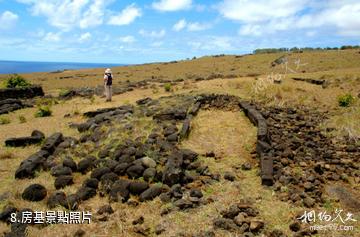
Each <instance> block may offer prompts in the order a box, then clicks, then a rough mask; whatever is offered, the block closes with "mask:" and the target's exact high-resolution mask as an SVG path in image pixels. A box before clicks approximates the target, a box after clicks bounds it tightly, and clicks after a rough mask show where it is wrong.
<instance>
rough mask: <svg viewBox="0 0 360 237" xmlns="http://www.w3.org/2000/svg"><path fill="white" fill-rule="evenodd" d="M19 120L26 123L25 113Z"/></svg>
mask: <svg viewBox="0 0 360 237" xmlns="http://www.w3.org/2000/svg"><path fill="white" fill-rule="evenodd" d="M19 121H20V123H26V118H25V116H24V115H19Z"/></svg>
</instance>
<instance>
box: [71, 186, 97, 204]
mask: <svg viewBox="0 0 360 237" xmlns="http://www.w3.org/2000/svg"><path fill="white" fill-rule="evenodd" d="M76 195H77V196H78V197H79V199H80V200H82V201H86V200H88V199H90V198H92V197H94V196H95V195H96V189H93V188H89V187H80V189H79V190H78V191H77V192H76Z"/></svg>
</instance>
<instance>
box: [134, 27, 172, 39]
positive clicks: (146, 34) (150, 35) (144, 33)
mask: <svg viewBox="0 0 360 237" xmlns="http://www.w3.org/2000/svg"><path fill="white" fill-rule="evenodd" d="M139 34H140V35H141V36H143V37H148V38H163V37H164V36H165V35H166V31H165V30H164V29H162V30H160V31H155V30H153V31H146V30H140V31H139Z"/></svg>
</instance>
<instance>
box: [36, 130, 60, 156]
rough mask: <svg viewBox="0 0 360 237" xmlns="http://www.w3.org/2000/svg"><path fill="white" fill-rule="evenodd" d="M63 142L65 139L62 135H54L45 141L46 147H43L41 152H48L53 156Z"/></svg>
mask: <svg viewBox="0 0 360 237" xmlns="http://www.w3.org/2000/svg"><path fill="white" fill-rule="evenodd" d="M63 141H64V137H63V135H62V133H54V134H53V135H51V136H50V137H48V138H47V139H46V140H45V141H44V145H43V146H42V147H41V150H44V151H47V152H49V153H50V154H52V153H53V152H54V151H55V149H56V147H57V146H58V145H59V144H60V143H61V142H63Z"/></svg>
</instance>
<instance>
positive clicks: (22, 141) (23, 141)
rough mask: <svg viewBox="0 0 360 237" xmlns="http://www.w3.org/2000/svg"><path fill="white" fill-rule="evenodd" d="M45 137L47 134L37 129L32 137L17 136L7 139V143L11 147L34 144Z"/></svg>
mask: <svg viewBox="0 0 360 237" xmlns="http://www.w3.org/2000/svg"><path fill="white" fill-rule="evenodd" d="M44 138H45V135H44V134H43V133H42V132H40V131H38V130H35V131H33V132H32V133H31V136H30V137H17V138H9V139H6V140H5V145H6V146H10V147H22V146H28V145H34V144H39V143H40V142H41V141H42V140H43V139H44Z"/></svg>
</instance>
